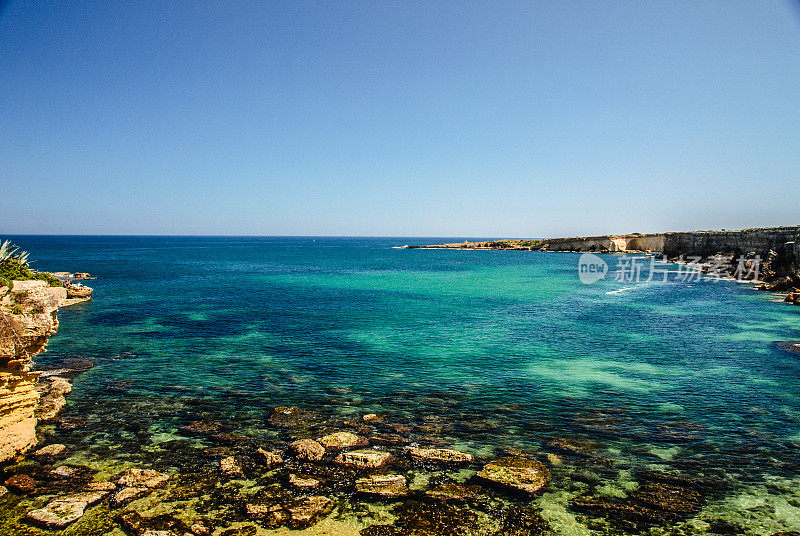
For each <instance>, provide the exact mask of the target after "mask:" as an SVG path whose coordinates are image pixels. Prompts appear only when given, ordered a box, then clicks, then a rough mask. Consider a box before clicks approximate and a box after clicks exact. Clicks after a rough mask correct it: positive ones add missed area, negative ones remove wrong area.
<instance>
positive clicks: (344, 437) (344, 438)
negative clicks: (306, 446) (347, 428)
mask: <svg viewBox="0 0 800 536" xmlns="http://www.w3.org/2000/svg"><path fill="white" fill-rule="evenodd" d="M317 442H318V443H319V444H320V445H322V446H323V447H325V450H328V451H339V450H346V449H353V448H359V447H366V446H367V445H369V441H368V440H367V439H365V438H363V437H361V436H357V435H356V434H352V433H350V432H335V433H333V434H328V435H326V436H322V437H320V438H319V439H317Z"/></svg>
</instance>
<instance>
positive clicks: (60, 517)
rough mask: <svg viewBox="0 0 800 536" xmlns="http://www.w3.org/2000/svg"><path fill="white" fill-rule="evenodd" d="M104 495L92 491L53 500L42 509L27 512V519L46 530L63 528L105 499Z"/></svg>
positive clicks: (101, 492) (104, 493) (100, 492)
mask: <svg viewBox="0 0 800 536" xmlns="http://www.w3.org/2000/svg"><path fill="white" fill-rule="evenodd" d="M106 493H107V492H103V491H92V492H86V493H77V494H75V495H68V496H66V497H61V498H59V499H53V500H52V501H50V502H49V503H47V505H46V506H45V507H44V508H39V509H37V510H31V511H30V512H28V514H27V518H28V519H30V520H31V521H33V522H34V523H37V524H39V525H43V526H45V527H47V528H63V527H66V526H67V525H69V524H70V523H73V522H75V521H77V520H78V519H80V518H81V516H83V513H84V511H85V510H86V508H87V507H89V506H91V505H92V504H94V503H96V502H98V501H99V500H100V499H102V498H103V497H105V495H106Z"/></svg>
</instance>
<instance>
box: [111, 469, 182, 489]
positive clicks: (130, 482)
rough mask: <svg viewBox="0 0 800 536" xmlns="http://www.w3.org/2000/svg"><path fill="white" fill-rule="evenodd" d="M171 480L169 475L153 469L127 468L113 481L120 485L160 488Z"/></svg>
mask: <svg viewBox="0 0 800 536" xmlns="http://www.w3.org/2000/svg"><path fill="white" fill-rule="evenodd" d="M168 480H169V475H165V474H164V473H159V472H158V471H154V470H153V469H138V468H133V469H127V470H125V471H123V472H121V473H119V474H118V475H116V476H115V477H114V478H112V479H111V481H112V482H113V483H115V484H117V485H119V486H125V487H131V488H160V487H161V486H163V485H164V484H166V483H167V481H168Z"/></svg>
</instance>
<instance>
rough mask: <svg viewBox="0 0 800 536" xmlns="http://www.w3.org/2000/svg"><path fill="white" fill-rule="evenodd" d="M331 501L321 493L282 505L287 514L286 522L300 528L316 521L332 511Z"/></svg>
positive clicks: (294, 527)
mask: <svg viewBox="0 0 800 536" xmlns="http://www.w3.org/2000/svg"><path fill="white" fill-rule="evenodd" d="M333 506H334V504H333V501H332V500H330V499H329V498H327V497H323V496H321V495H317V496H313V497H303V498H300V499H296V500H294V501H292V502H290V503H289V504H286V505H284V508H285V510H286V511H287V512H288V514H289V516H288V519H287V524H288V525H289V526H290V527H291V528H293V529H302V528H306V527H309V526H311V525H312V524H314V523H316V522H317V521H318V520H319V519H320V518H321V517H324V516H326V515H328V514H330V513H331V511H333Z"/></svg>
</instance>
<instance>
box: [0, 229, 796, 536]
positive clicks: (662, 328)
mask: <svg viewBox="0 0 800 536" xmlns="http://www.w3.org/2000/svg"><path fill="white" fill-rule="evenodd" d="M14 241H15V242H16V243H18V244H20V245H21V246H22V247H23V248H24V249H27V250H29V251H30V252H31V258H32V259H35V261H36V262H35V264H34V267H35V268H37V269H42V270H54V271H56V270H69V271H88V272H90V273H92V274H96V275H97V276H99V279H97V280H96V281H91V282H89V283H88V284H89V285H90V286H92V287H93V288H94V289H95V293H94V299H93V300H92V301H90V302H88V303H85V304H80V305H77V306H74V307H71V308H66V309H63V310H62V311H61V312H60V313H59V316H60V320H61V327H60V330H59V333H58V335H56V336H54V337H53V338H52V339H51V341H50V343H49V346H48V352H47V353H46V354H42V355H41V356H39V357H38V358H37V364H38V365H39V366H41V367H51V366H57V365H58V364H59V363H60V362H62V361H63V360H64V359H66V358H73V357H81V358H88V359H90V360H92V361H93V362H94V363H95V367H94V368H92V369H91V370H89V371H88V372H85V373H84V374H82V375H80V376H78V378H77V379H76V380H75V385H74V390H73V393H72V394H71V396H70V398H69V406H68V409H67V411H66V413H65V416H80V417H82V418H83V419H85V421H86V426H85V427H83V428H81V429H80V430H74V431H69V432H68V433H67V432H64V431H59V430H58V429H54V428H52V427H50V428H48V429H46V430H45V432H46V433H47V434H53V435H52V436H48V437H50V439H51V440H52V441H60V442H65V443H70V442H71V444H72V445H73V446H74V447H75V448H76V449H77V450H78V452H83V453H84V455H85V457H86V458H87V459H92V457H94V458H100V457H102V458H103V459H108V458H116V459H119V460H125V461H130V462H137V461H139V460H142V459H149V460H151V461H152V460H155V461H156V462H157V461H158V458H159V456H160V454H159V453H160V452H162V451H163V449H159V448H158V445H159V444H163V443H167V442H169V441H172V440H174V439H179V438H180V437H181V436H180V434H179V433H178V432H177V429H178V428H179V427H180V426H182V425H185V424H188V423H191V422H194V421H196V420H198V418H204V419H215V420H220V421H223V422H226V423H235V427H236V431H237V432H238V433H241V434H244V435H247V436H249V437H253V438H257V439H259V440H264V441H269V440H271V439H276V438H279V437H280V434H281V432H280V431H279V430H275V429H274V428H271V427H270V426H268V423H267V420H268V418H269V415H270V413H271V410H272V408H273V407H275V406H286V405H298V406H301V407H308V408H315V409H317V410H318V411H320V412H321V413H324V414H326V415H330V416H360V415H362V414H364V413H380V414H385V415H390V416H392V418H394V419H397V420H398V421H402V422H409V423H416V424H425V423H432V424H435V426H430V430H431V435H434V436H436V439H438V440H441V441H444V442H446V443H449V444H451V445H455V446H457V447H459V448H462V449H465V450H470V451H472V452H475V453H476V454H477V455H478V456H480V457H482V458H486V459H489V458H491V457H493V456H495V455H497V454H498V453H501V452H502V450H503V449H506V450H509V449H518V450H522V451H526V452H532V453H543V452H544V450H546V449H544V447H543V445H545V444H546V443H547V442H548V441H549V440H551V439H553V438H557V437H579V438H584V439H591V440H594V441H596V442H597V444H598V445H599V446H598V447H597V448H598V452H599V453H600V454H601V455H602V456H604V457H607V458H610V459H611V460H613V462H614V466H613V469H612V470H608V471H604V472H599V473H600V477H601V480H602V482H600V483H596V482H595V483H592V484H591V485H590V487H591V490H592V491H593V492H595V493H597V492H600V493H602V494H605V495H608V496H614V495H615V494H620V493H624V491H625V490H626V489H628V488H630V487H631V484H630V483H631V482H632V481H633V480H634V479H635V478H634V477H635V475H636V473H637V472H640V471H644V470H647V469H658V470H662V471H667V472H670V471H675V472H681V473H682V474H691V475H695V476H697V475H700V476H704V477H714V478H717V479H720V480H721V481H724V482H725V485H724V490H723V489H721V490H720V491H719V493H716V494H714V495H713V496H710V497H709V499H708V500H707V501H706V503H705V506H704V509H703V511H702V512H701V513H699V514H697V515H696V516H693V517H692V518H691V519H689V520H684V521H682V522H681V523H680V524H679V525H676V526H677V527H678V528H677V529H676V528H675V527H676V526H673V527H672V529H673V530H681V531H684V532H686V533H691V532H704V531H705V532H707V533H715V531H716V530H718V529H716V528H715V527H718V526H723V525H722V523H723V521H724V523H730V524H734V525H732V526H737V527H739V529H737V530H746V531H748V532H749V533H752V534H771V533H772V532H774V531H777V530H790V529H793V530H800V504H798V501H797V498H796V497H797V496H798V492H800V473H798V469H800V384H798V377H799V376H800V356H798V355H792V354H789V353H787V352H785V351H783V350H781V349H779V348H778V347H777V346H776V344H775V341H785V340H797V339H800V308H796V307H791V306H789V305H784V304H781V303H775V302H774V301H772V300H771V296H770V295H768V294H766V293H760V292H757V291H755V290H753V288H752V287H751V286H750V285H744V284H736V283H732V282H719V281H711V280H702V281H697V282H692V283H679V282H674V281H673V282H667V283H661V282H651V283H639V284H631V283H622V282H617V281H614V280H603V281H600V282H598V283H596V284H593V285H584V284H581V283H580V281H579V279H578V274H577V258H578V256H577V255H575V254H571V253H542V252H521V251H453V250H413V249H412V250H407V249H396V248H394V247H393V246H398V245H403V244H406V243H424V242H431V241H437V239H424V240H414V239H408V238H403V239H386V238H381V239H355V238H204V237H191V238H190V237H181V238H178V237H15V238H14ZM601 257H603V258H605V259H607V260H608V261H609V263H610V264H613V263H614V262H616V261H617V258H616V257H614V256H613V255H601ZM543 449H544V450H543ZM162 462H163V465H169V463H170V462H169V461H168V460H167V459H166V457H165V456H164V460H162ZM178 469H180V468H178ZM576 470H582V469H580V468H578V469H576V468H575V467H573V466H571V465H570V464H566V465H565V466H562V467H561V468H554V476H555V478H554V481H553V482H552V483H551V486H550V487H549V488H548V491H546V492H545V493H544V494H543V495H542V496H540V497H539V498H538V499H537V500H536V504H537V506H538V507H540V508H541V510H542V512H543V516H544V517H545V518H546V519H547V520H548V521H549V522H550V524H551V526H553V527H554V530H556V531H557V532H560V533H572V534H588V533H591V531H592V530H594V531H598V533H601V532H604V531H607V530H612V529H609V528H608V527H607V526H606V525H605V524H604V522H602V521H597V520H592V519H591V518H590V517H591V516H590V517H589V518H587V517H586V516H582V515H581V514H579V513H576V512H575V511H573V510H572V509H571V508H570V507H569V501H570V500H571V498H573V497H574V496H576V495H578V494H580V493H583V492H585V491H586V489H585V486H584V485H583V484H576V482H578V480H577V479H575V478H574V477H575V475H574V474H573V472H574V471H576ZM632 475H633V476H632ZM634 487H635V486H634ZM0 507H2V505H0ZM715 523H717V525H715ZM709 527H710V528H709ZM651 530H652V529H651ZM587 531H588V532H587ZM612 532H613V530H612ZM719 533H724V532H722V531H721V529H720V530H719Z"/></svg>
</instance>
